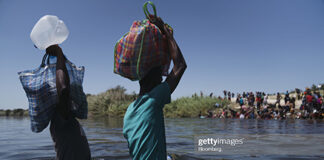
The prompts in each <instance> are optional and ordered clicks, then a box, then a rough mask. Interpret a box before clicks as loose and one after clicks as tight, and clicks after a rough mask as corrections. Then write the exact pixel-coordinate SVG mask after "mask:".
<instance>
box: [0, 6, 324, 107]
mask: <svg viewBox="0 0 324 160" xmlns="http://www.w3.org/2000/svg"><path fill="white" fill-rule="evenodd" d="M144 2H145V1H143V0H119V1H117V0H115V1H112V0H87V1H86V0H73V1H72V0H71V1H63V0H58V1H55V2H53V1H49V0H29V1H21V0H0V75H1V83H0V109H7V108H27V107H28V102H27V98H26V96H25V92H24V90H23V88H22V86H21V84H20V81H19V79H18V75H17V72H18V71H22V70H25V69H33V68H36V67H38V66H39V64H40V62H41V58H42V56H43V51H40V50H37V49H35V48H34V47H33V43H32V41H31V40H30V38H29V34H30V32H31V30H32V28H33V26H34V24H35V23H36V22H37V21H38V19H39V18H40V17H42V16H43V15H46V14H52V15H57V16H58V17H59V18H60V19H62V20H63V21H64V22H65V24H66V25H67V27H68V28H69V30H70V35H69V38H68V39H67V40H66V41H65V42H64V43H63V44H62V45H61V47H62V49H63V51H64V53H65V54H66V56H67V57H68V58H69V59H70V60H71V61H72V62H74V63H75V64H77V65H83V66H85V68H86V73H85V79H84V90H85V92H86V93H91V94H97V93H100V92H104V91H106V90H107V89H109V88H111V87H114V86H116V85H122V86H124V87H125V88H126V89H127V90H128V92H132V91H136V92H138V90H139V86H138V83H137V82H132V81H130V80H128V79H125V78H123V77H121V76H119V75H116V74H114V73H113V47H114V44H115V43H116V41H117V40H118V39H119V38H120V37H121V36H122V35H123V34H124V33H126V32H127V31H128V30H129V28H130V25H131V24H132V22H133V21H134V20H141V19H143V18H144V13H143V11H142V5H143V3H144ZM153 2H154V3H155V4H156V6H157V12H158V13H157V14H158V16H161V17H162V18H163V19H164V21H165V22H167V23H169V24H170V25H171V26H172V27H173V29H174V36H175V39H176V40H177V42H178V44H179V46H180V48H181V50H182V52H183V54H184V57H185V59H186V61H187V64H188V68H187V71H186V72H185V74H184V76H183V78H182V80H181V82H180V84H179V86H178V88H177V90H176V91H175V92H174V94H173V95H172V98H173V99H174V98H178V97H181V96H190V95H192V94H193V93H195V92H197V93H198V92H200V91H203V92H204V93H206V94H207V93H208V94H209V93H210V92H214V94H216V95H221V93H222V90H224V89H227V90H231V91H235V93H236V92H242V91H265V92H270V93H273V92H277V91H280V92H283V91H285V90H290V89H294V88H296V87H299V88H305V87H306V86H310V85H311V84H313V83H315V84H318V83H322V82H324V74H323V73H322V70H323V68H324V63H323V60H324V54H323V51H324V45H323V44H324V2H323V1H321V0H284V1H283V0H199V1H198V0H196V1H187V0H186V1H185V0H182V1H172V0H163V1H162V0H159V1H158V0H155V1H153Z"/></svg>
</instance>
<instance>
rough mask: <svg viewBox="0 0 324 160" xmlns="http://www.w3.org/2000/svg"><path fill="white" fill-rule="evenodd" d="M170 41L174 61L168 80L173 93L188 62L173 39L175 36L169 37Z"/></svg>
mask: <svg viewBox="0 0 324 160" xmlns="http://www.w3.org/2000/svg"><path fill="white" fill-rule="evenodd" d="M167 32H168V31H167ZM166 34H169V33H166ZM168 41H169V49H170V54H171V59H172V61H173V68H172V70H171V73H170V74H169V75H168V77H167V79H166V81H167V82H168V84H169V87H170V91H171V93H173V91H174V90H175V89H176V88H177V86H178V84H179V82H180V79H181V77H182V75H183V73H184V72H185V70H186V68H187V64H186V61H185V59H184V58H183V55H182V52H181V50H180V48H179V46H178V44H177V43H176V41H175V40H174V39H173V37H171V38H168Z"/></svg>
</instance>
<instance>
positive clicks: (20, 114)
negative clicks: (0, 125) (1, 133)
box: [0, 109, 29, 117]
mask: <svg viewBox="0 0 324 160" xmlns="http://www.w3.org/2000/svg"><path fill="white" fill-rule="evenodd" d="M28 115H29V114H28V109H26V110H24V109H12V110H10V109H7V110H3V109H0V116H11V117H24V116H28Z"/></svg>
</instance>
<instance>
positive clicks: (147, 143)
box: [123, 82, 171, 160]
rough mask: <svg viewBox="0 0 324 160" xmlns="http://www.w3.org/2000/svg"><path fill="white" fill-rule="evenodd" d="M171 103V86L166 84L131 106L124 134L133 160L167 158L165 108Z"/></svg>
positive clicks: (126, 118)
mask: <svg viewBox="0 0 324 160" xmlns="http://www.w3.org/2000/svg"><path fill="white" fill-rule="evenodd" d="M170 100H171V92H170V88H169V85H168V83H167V82H163V83H161V84H160V85H158V86H156V87H155V88H154V89H152V90H151V92H149V93H146V94H144V95H142V96H140V97H139V98H137V99H136V100H135V101H134V102H133V103H131V104H130V105H129V106H128V108H127V111H126V113H125V117H124V128H123V134H124V137H125V138H126V139H127V142H128V148H129V153H130V155H131V157H132V158H133V159H136V160H138V159H140V160H142V159H149V160H160V159H163V160H165V159H166V158H167V153H166V141H165V128H164V118H163V107H164V105H165V104H168V103H170Z"/></svg>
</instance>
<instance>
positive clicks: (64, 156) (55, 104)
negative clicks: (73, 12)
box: [18, 15, 91, 160]
mask: <svg viewBox="0 0 324 160" xmlns="http://www.w3.org/2000/svg"><path fill="white" fill-rule="evenodd" d="M68 33H69V32H68V30H67V27H66V26H65V24H64V22H63V21H62V20H59V19H58V18H57V17H56V16H49V15H46V16H44V17H42V18H41V19H40V20H39V21H38V22H37V23H36V25H35V26H34V28H33V30H32V32H31V35H30V37H31V39H32V41H33V42H34V44H35V46H36V47H37V48H39V49H41V50H44V49H46V54H45V55H44V58H43V61H42V64H41V66H40V67H39V68H37V69H36V70H27V71H23V72H19V73H18V74H19V77H20V80H21V83H22V85H23V87H24V90H25V92H26V94H27V97H28V100H29V115H30V118H31V128H32V131H33V132H41V131H42V130H43V129H44V128H46V127H47V125H48V123H49V121H50V122H51V124H50V133H51V137H52V140H53V142H54V144H55V151H56V159H58V160H89V159H91V153H90V148H89V144H88V140H87V138H86V135H85V133H84V131H83V129H82V126H81V125H80V124H79V122H78V121H77V120H76V118H75V117H77V118H81V119H85V118H87V113H88V110H87V101H86V96H85V94H84V92H83V89H82V80H83V75H84V67H76V66H75V65H74V64H73V63H71V62H70V61H69V60H68V59H67V58H66V57H65V55H64V54H63V51H62V49H61V48H60V47H59V46H58V44H60V43H62V42H63V41H64V40H65V39H66V38H67V36H68ZM46 58H47V60H48V61H47V64H45V60H46ZM51 59H56V64H49V62H50V60H51Z"/></svg>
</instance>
